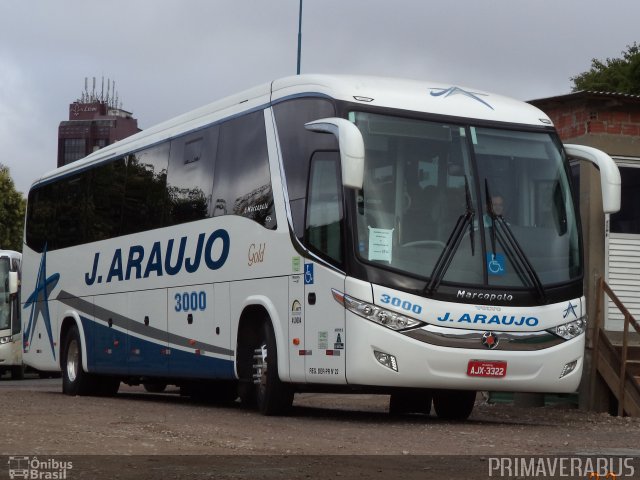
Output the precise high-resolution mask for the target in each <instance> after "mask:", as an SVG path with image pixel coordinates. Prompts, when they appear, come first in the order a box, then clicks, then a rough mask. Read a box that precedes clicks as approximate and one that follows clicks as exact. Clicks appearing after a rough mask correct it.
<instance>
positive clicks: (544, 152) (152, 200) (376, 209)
mask: <svg viewBox="0 0 640 480" xmlns="http://www.w3.org/2000/svg"><path fill="white" fill-rule="evenodd" d="M568 155H571V156H573V157H578V158H582V159H585V160H588V161H591V162H593V163H595V164H596V165H597V166H598V168H599V169H600V172H601V174H602V187H603V198H604V209H605V211H608V212H612V211H615V210H617V209H618V208H619V183H620V182H619V180H620V179H619V174H618V170H617V168H616V167H615V165H614V164H613V162H612V161H611V159H610V158H609V157H608V156H607V155H605V154H603V153H602V152H599V151H597V150H594V149H589V148H586V147H578V146H563V145H562V144H561V143H560V141H559V139H558V136H557V135H556V132H555V130H554V128H553V125H552V124H551V122H550V120H549V119H548V117H547V116H546V115H545V114H544V113H542V112H541V111H540V110H538V109H536V108H534V107H532V106H530V105H528V104H525V103H522V102H519V101H515V100H511V99H508V98H504V97H501V96H497V95H492V94H488V93H481V92H477V91H474V90H469V89H463V88H459V87H451V86H448V85H437V84H434V83H429V82H418V81H407V80H394V79H381V78H368V77H349V76H321V75H318V76H316V75H308V76H307V75H304V76H296V77H291V78H285V79H281V80H276V81H274V82H272V83H270V84H267V85H263V86H261V87H257V88H254V89H252V90H248V91H246V92H243V93H241V94H238V95H236V96H233V97H230V98H227V99H224V100H221V101H219V102H217V103H214V104H212V105H209V106H206V107H203V108H201V109H199V110H196V111H193V112H191V113H188V114H185V115H183V116H181V117H178V118H176V119H174V120H171V121H169V122H166V123H164V124H161V125H158V126H156V127H154V128H150V129H148V130H145V131H143V132H141V133H139V134H137V135H134V136H132V137H129V138H127V139H125V140H123V141H121V142H118V143H116V144H113V145H110V146H108V147H106V148H103V149H101V150H99V151H97V152H94V153H93V154H91V155H90V156H88V157H87V158H85V159H83V160H80V161H77V162H74V163H73V164H71V165H67V166H65V167H63V168H61V169H58V170H55V171H53V172H51V173H49V174H47V175H45V176H43V177H42V178H41V179H39V180H38V181H37V182H35V183H34V185H33V186H32V188H31V190H30V192H29V198H28V207H27V216H26V228H25V247H24V252H23V255H24V272H25V276H24V287H23V292H24V294H23V297H22V298H23V308H24V315H25V318H27V319H28V320H26V321H25V323H26V328H25V336H24V355H25V361H26V362H27V363H28V364H29V365H30V366H32V367H34V368H36V369H38V370H51V371H56V370H62V372H63V391H64V392H65V393H68V394H71V395H75V394H105V395H106V394H114V393H115V392H117V390H118V386H119V384H120V382H121V381H123V382H126V383H129V384H139V383H143V384H146V385H154V384H156V385H160V386H161V385H164V384H166V383H175V384H178V385H180V386H181V387H182V388H183V389H184V390H185V391H186V392H191V393H193V394H198V395H207V396H209V397H212V398H217V399H219V400H234V399H236V397H237V396H239V397H240V399H241V400H242V402H244V403H246V404H248V405H257V406H258V408H259V409H260V411H262V412H263V413H265V414H278V413H283V412H286V411H287V409H288V408H289V407H290V406H291V404H292V401H293V397H294V394H295V392H302V391H345V392H354V391H355V392H378V393H385V394H390V395H391V396H390V398H391V401H390V410H391V411H392V412H394V413H402V412H410V411H421V412H429V411H430V409H431V406H432V404H433V406H434V408H435V412H436V414H437V415H438V416H439V417H443V418H452V419H462V418H466V417H467V416H468V415H469V414H470V412H471V410H472V408H473V404H474V399H475V392H476V391H477V390H492V391H526V392H573V391H575V390H576V388H577V386H578V383H579V381H580V376H581V371H582V367H583V350H584V337H585V336H584V330H585V326H586V318H585V311H586V310H585V299H584V292H583V286H582V285H583V283H582V279H583V275H584V271H583V253H582V252H583V249H582V240H581V234H580V223H579V219H578V216H577V215H578V213H577V209H576V207H575V205H574V204H573V200H572V195H571V186H570V183H569V176H568Z"/></svg>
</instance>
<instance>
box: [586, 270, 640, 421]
mask: <svg viewBox="0 0 640 480" xmlns="http://www.w3.org/2000/svg"><path fill="white" fill-rule="evenodd" d="M596 292H597V300H596V325H595V330H594V335H593V362H592V363H593V367H592V377H591V378H593V379H595V377H596V373H597V372H599V373H600V375H601V376H602V378H603V379H604V381H605V382H606V383H607V385H608V386H609V389H610V390H611V391H612V392H613V394H614V395H615V396H616V398H617V400H618V415H619V416H622V415H624V413H625V412H626V413H627V415H632V416H640V401H639V399H640V385H638V382H637V381H636V380H635V378H634V377H633V375H631V374H630V373H629V372H628V370H627V363H628V358H629V357H628V355H629V325H631V326H632V327H633V328H634V329H635V331H636V332H638V333H639V334H640V325H639V324H638V322H637V321H636V319H635V318H634V317H633V315H631V313H630V312H629V310H627V308H626V307H625V306H624V305H623V304H622V302H621V301H620V299H619V298H618V297H617V296H616V294H615V293H613V290H611V287H609V285H608V284H607V282H605V281H604V279H603V278H600V280H599V281H598V288H597V290H596ZM605 294H606V295H607V296H608V297H609V298H610V299H611V301H612V302H613V303H614V304H615V305H616V307H618V309H619V310H620V312H621V313H622V314H623V315H624V328H623V335H622V349H621V351H620V353H618V352H617V351H616V350H615V347H614V346H613V345H612V344H611V342H610V341H609V339H608V338H607V336H606V333H605V331H604V326H603V322H604V299H605ZM616 366H617V367H618V371H617V372H616V371H615V367H616ZM631 389H634V391H633V392H631V391H630V390H631ZM591 395H592V396H591V404H592V405H593V404H594V402H595V389H594V390H592V393H591Z"/></svg>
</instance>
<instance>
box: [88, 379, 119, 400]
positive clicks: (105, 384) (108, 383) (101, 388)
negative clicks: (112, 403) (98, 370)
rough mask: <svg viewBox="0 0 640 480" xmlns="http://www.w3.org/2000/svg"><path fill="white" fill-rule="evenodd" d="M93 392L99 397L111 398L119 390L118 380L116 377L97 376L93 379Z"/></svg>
mask: <svg viewBox="0 0 640 480" xmlns="http://www.w3.org/2000/svg"><path fill="white" fill-rule="evenodd" d="M93 384H94V392H92V393H95V394H96V395H99V396H101V397H113V396H114V395H116V394H117V393H118V390H120V379H119V378H118V377H109V376H106V375H98V376H95V377H93Z"/></svg>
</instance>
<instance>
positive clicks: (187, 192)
mask: <svg viewBox="0 0 640 480" xmlns="http://www.w3.org/2000/svg"><path fill="white" fill-rule="evenodd" d="M219 131H220V129H219V127H218V126H213V127H209V128H207V129H205V130H203V131H198V132H196V133H192V134H190V135H186V136H183V137H180V138H176V139H173V140H172V141H171V151H170V158H169V172H168V174H167V192H168V195H169V203H168V205H167V212H166V221H165V224H166V225H178V224H180V223H185V222H192V221H194V220H201V219H203V218H207V217H208V216H210V211H211V210H212V206H211V195H212V191H213V166H214V162H215V154H216V149H217V148H218V133H219Z"/></svg>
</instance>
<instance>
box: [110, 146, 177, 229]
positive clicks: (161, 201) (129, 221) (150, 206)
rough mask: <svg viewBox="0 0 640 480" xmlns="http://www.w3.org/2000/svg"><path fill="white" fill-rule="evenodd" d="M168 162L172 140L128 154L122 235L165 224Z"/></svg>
mask: <svg viewBox="0 0 640 480" xmlns="http://www.w3.org/2000/svg"><path fill="white" fill-rule="evenodd" d="M168 163H169V142H165V143H161V144H160V145H157V146H155V147H150V148H147V149H145V150H142V151H139V152H136V153H133V154H130V155H128V158H127V181H126V184H125V192H124V208H123V220H122V227H121V232H120V234H121V235H127V234H130V233H137V232H144V231H145V230H152V229H154V228H160V227H162V224H163V216H164V209H165V207H166V204H167V167H168Z"/></svg>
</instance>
